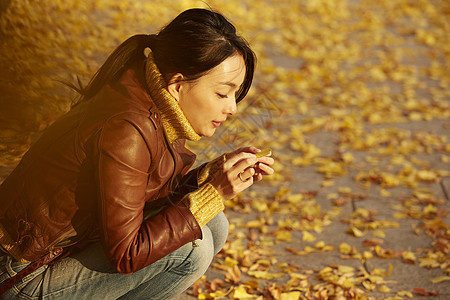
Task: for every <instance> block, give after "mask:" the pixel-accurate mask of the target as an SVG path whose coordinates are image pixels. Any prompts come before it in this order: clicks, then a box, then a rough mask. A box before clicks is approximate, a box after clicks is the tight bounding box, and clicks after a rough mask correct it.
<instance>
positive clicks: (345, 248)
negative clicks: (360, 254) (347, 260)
mask: <svg viewBox="0 0 450 300" xmlns="http://www.w3.org/2000/svg"><path fill="white" fill-rule="evenodd" d="M352 250H353V248H352V246H350V245H349V244H347V243H342V244H340V245H339V252H341V253H343V254H350V253H352Z"/></svg>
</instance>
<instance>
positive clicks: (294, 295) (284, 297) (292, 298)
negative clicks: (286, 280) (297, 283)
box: [280, 291, 300, 300]
mask: <svg viewBox="0 0 450 300" xmlns="http://www.w3.org/2000/svg"><path fill="white" fill-rule="evenodd" d="M298 299H300V292H299V291H295V292H289V293H281V298H280V300H298Z"/></svg>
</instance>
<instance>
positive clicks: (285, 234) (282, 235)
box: [276, 230, 292, 242]
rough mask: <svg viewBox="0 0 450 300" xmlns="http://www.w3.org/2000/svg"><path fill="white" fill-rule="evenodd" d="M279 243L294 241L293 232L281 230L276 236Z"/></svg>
mask: <svg viewBox="0 0 450 300" xmlns="http://www.w3.org/2000/svg"><path fill="white" fill-rule="evenodd" d="M276 239H277V241H285V242H290V241H291V240H292V232H291V231H287V230H280V231H278V232H277V235H276Z"/></svg>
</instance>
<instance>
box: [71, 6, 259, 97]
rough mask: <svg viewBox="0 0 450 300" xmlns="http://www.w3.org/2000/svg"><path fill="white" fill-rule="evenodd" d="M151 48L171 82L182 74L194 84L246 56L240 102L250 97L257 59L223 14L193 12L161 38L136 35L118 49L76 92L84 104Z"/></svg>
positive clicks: (177, 20)
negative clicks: (235, 58)
mask: <svg viewBox="0 0 450 300" xmlns="http://www.w3.org/2000/svg"><path fill="white" fill-rule="evenodd" d="M146 48H150V49H151V51H152V54H153V57H154V61H155V63H156V65H157V67H158V69H159V70H160V72H161V74H162V75H163V76H164V78H165V79H166V81H168V80H169V79H170V78H172V76H173V75H174V74H176V73H181V74H182V75H183V76H184V77H185V78H186V80H187V81H193V80H196V79H198V78H200V77H201V76H203V75H204V74H206V73H207V72H208V71H209V70H211V69H212V68H214V67H216V66H217V65H219V64H220V63H222V62H223V61H224V60H225V59H227V58H228V57H230V56H232V55H234V54H240V55H242V57H243V59H244V62H245V66H246V73H245V79H244V82H243V84H242V86H241V87H240V89H239V90H238V91H237V95H236V102H239V101H240V100H242V99H243V98H244V97H245V95H246V94H247V92H248V90H249V89H250V86H251V84H252V80H253V73H254V70H255V64H256V56H255V54H254V52H253V51H252V50H251V49H250V47H249V45H248V43H247V42H246V41H245V40H244V39H243V38H242V37H240V36H239V35H237V34H236V28H235V27H234V26H233V25H232V24H231V23H230V22H229V21H228V20H227V19H226V18H225V17H224V16H222V15H221V14H219V13H217V12H213V11H210V10H206V9H199V8H195V9H189V10H186V11H184V12H182V13H181V14H179V15H178V16H177V17H176V18H175V19H174V20H173V21H172V22H170V23H169V24H168V25H167V26H165V27H164V28H162V29H161V31H160V32H159V33H158V34H151V35H146V34H139V35H134V36H132V37H130V38H129V39H127V40H126V41H125V42H123V43H122V44H121V45H119V47H117V48H116V49H115V50H114V52H113V53H112V54H111V55H110V56H109V57H108V58H107V60H106V61H105V63H104V64H103V65H102V66H101V67H100V69H99V70H98V71H97V73H96V74H95V75H94V77H93V78H92V79H91V81H90V82H89V83H88V85H87V86H86V87H85V88H81V87H80V88H76V87H75V86H74V85H70V86H71V87H72V88H74V89H76V90H77V92H79V93H80V96H81V100H87V99H89V98H91V97H92V96H94V95H95V94H96V93H97V92H98V91H99V90H100V89H101V88H102V87H103V86H104V85H105V84H106V83H109V82H112V81H115V80H117V79H118V78H119V77H120V76H121V75H122V74H123V72H124V71H125V70H126V69H127V68H128V67H129V66H130V65H131V64H132V63H133V62H136V61H137V60H143V59H145V55H144V50H145V49H146Z"/></svg>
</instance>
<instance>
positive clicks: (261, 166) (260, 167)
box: [253, 156, 275, 182]
mask: <svg viewBox="0 0 450 300" xmlns="http://www.w3.org/2000/svg"><path fill="white" fill-rule="evenodd" d="M274 162H275V160H274V159H273V158H272V157H270V156H263V157H261V158H258V162H257V163H256V164H255V167H254V168H255V174H254V175H253V181H254V182H257V181H260V180H262V179H263V175H272V174H273V172H274V170H273V169H272V168H271V167H270V166H271V165H273V164H274Z"/></svg>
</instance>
